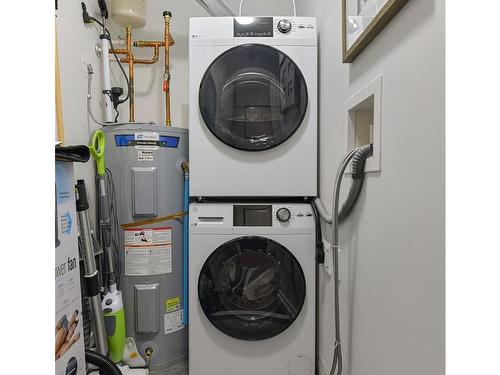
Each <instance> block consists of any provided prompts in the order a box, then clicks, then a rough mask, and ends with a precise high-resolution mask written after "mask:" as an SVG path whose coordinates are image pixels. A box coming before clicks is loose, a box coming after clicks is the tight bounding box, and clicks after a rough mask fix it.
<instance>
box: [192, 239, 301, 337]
mask: <svg viewBox="0 0 500 375" xmlns="http://www.w3.org/2000/svg"><path fill="white" fill-rule="evenodd" d="M305 294H306V282H305V278H304V273H303V271H302V268H301V267H300V264H299V262H298V261H297V259H296V258H295V257H294V256H293V254H292V253H291V252H290V251H288V250H287V249H286V248H285V247H284V246H282V245H280V244H279V243H277V242H275V241H273V240H270V239H268V238H264V237H241V238H236V239H233V240H231V241H229V242H227V243H225V244H223V245H221V246H219V247H218V248H217V249H216V250H215V251H214V252H213V253H212V254H211V255H210V257H209V258H208V259H207V261H206V262H205V264H204V265H203V267H202V270H201V272H200V276H199V279H198V298H199V301H200V304H201V307H202V309H203V311H204V313H205V315H206V317H207V318H208V320H210V322H211V323H212V324H213V325H214V326H215V327H216V328H217V329H219V330H220V331H222V332H223V333H225V334H227V335H229V336H231V337H234V338H237V339H241V340H251V341H254V340H264V339H267V338H270V337H273V336H276V335H278V334H280V333H281V332H283V331H284V330H285V329H287V328H288V327H289V326H290V325H291V324H292V323H293V322H294V321H295V319H296V318H297V316H298V315H299V313H300V311H301V309H302V306H303V305H304V301H305Z"/></svg>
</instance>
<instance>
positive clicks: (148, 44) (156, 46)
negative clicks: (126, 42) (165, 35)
mask: <svg viewBox="0 0 500 375" xmlns="http://www.w3.org/2000/svg"><path fill="white" fill-rule="evenodd" d="M162 45H163V42H142V41H139V42H134V47H138V48H142V47H144V48H145V47H152V48H153V49H154V55H153V57H151V58H150V59H136V58H134V64H154V63H155V62H157V61H158V59H159V57H160V47H161V46H162Z"/></svg>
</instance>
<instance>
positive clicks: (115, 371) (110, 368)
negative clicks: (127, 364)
mask: <svg viewBox="0 0 500 375" xmlns="http://www.w3.org/2000/svg"><path fill="white" fill-rule="evenodd" d="M85 362H87V363H90V364H92V365H94V366H97V368H98V369H99V370H102V372H101V373H102V374H103V375H122V372H121V371H120V369H119V368H118V366H117V365H115V364H114V362H113V361H112V360H111V359H109V358H108V357H106V356H103V355H102V354H99V353H97V352H94V351H93V350H85Z"/></svg>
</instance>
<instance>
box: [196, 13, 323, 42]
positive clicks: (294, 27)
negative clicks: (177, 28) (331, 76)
mask: <svg viewBox="0 0 500 375" xmlns="http://www.w3.org/2000/svg"><path fill="white" fill-rule="evenodd" d="M189 38H190V45H192V46H196V45H212V46H213V45H238V44H241V43H261V44H271V45H283V44H285V45H311V46H313V45H314V46H316V41H317V29H316V19H315V18H313V17H290V16H273V17H191V18H190V26H189Z"/></svg>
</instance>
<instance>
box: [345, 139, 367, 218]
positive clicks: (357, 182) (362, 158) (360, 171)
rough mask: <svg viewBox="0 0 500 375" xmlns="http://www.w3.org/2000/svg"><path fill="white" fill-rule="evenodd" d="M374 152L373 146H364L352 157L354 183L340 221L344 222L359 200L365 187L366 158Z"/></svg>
mask: <svg viewBox="0 0 500 375" xmlns="http://www.w3.org/2000/svg"><path fill="white" fill-rule="evenodd" d="M372 154H373V146H372V145H366V146H362V147H360V148H359V149H358V151H356V153H355V154H354V156H353V158H352V183H351V187H350V188H349V194H347V198H346V201H345V202H344V204H343V205H342V208H341V209H340V212H339V223H341V222H343V221H344V220H345V219H346V218H347V216H348V215H349V213H350V212H351V210H352V208H353V207H354V205H355V204H356V201H357V200H358V197H359V193H360V192H361V188H362V187H363V180H364V178H365V163H366V159H367V158H369V157H370V156H371V155H372Z"/></svg>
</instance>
